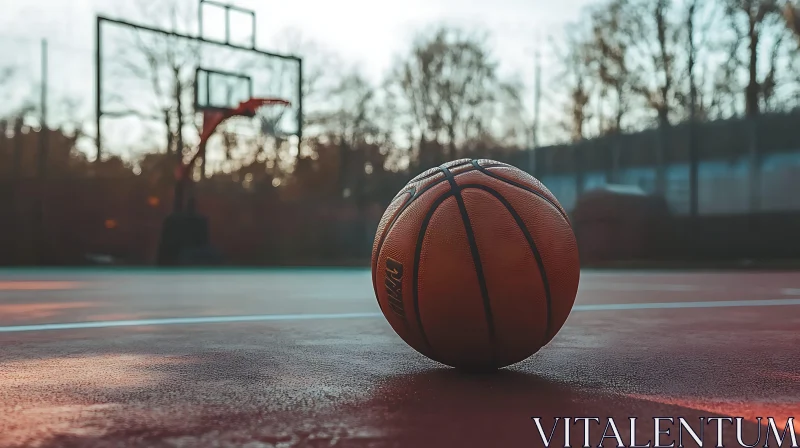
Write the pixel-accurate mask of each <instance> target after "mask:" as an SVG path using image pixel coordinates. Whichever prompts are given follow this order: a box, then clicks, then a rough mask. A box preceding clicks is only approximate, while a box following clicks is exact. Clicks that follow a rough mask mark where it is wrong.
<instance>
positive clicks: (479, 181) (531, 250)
mask: <svg viewBox="0 0 800 448" xmlns="http://www.w3.org/2000/svg"><path fill="white" fill-rule="evenodd" d="M579 277H580V268H579V260H578V248H577V244H576V241H575V236H574V234H573V231H572V227H571V225H570V222H569V218H568V217H567V214H566V213H565V211H564V209H563V208H562V207H561V205H560V204H559V203H558V201H557V200H556V198H555V197H554V196H553V194H552V193H550V191H548V190H547V188H545V186H544V185H542V183H541V182H539V181H538V180H536V179H535V178H534V177H532V176H530V175H529V174H527V173H525V172H523V171H521V170H519V169H517V168H515V167H513V166H511V165H507V164H504V163H500V162H495V161H492V160H470V159H462V160H455V161H452V162H449V163H446V164H444V165H442V166H440V167H437V168H433V169H430V170H428V171H426V172H424V173H422V174H420V175H419V176H417V177H415V178H414V179H412V180H411V181H410V182H409V183H408V184H407V185H406V186H405V187H404V188H403V189H402V190H401V191H400V193H398V195H397V196H396V197H395V198H394V199H393V200H392V202H391V204H390V205H389V207H388V208H387V210H386V212H385V213H384V215H383V218H381V221H380V224H379V226H378V231H377V234H376V235H375V243H374V245H373V249H372V281H373V285H374V287H375V294H376V296H377V298H378V304H379V305H380V308H381V310H382V311H383V314H384V316H386V319H387V320H388V321H389V324H390V325H391V326H392V328H393V329H394V330H395V331H396V332H397V334H398V335H399V336H400V337H401V338H402V339H403V340H404V341H405V342H406V343H408V345H410V346H411V347H413V348H414V349H415V350H417V351H418V352H420V353H422V354H423V355H425V356H427V357H429V358H431V359H433V360H435V361H438V362H440V363H443V364H446V365H449V366H452V367H457V368H463V369H468V370H486V369H496V368H501V367H505V366H508V365H511V364H514V363H517V362H519V361H522V360H524V359H526V358H528V357H529V356H531V355H532V354H534V353H536V352H537V351H538V350H539V349H540V348H541V347H543V346H544V345H545V344H547V343H548V342H550V340H552V339H553V337H554V336H555V335H556V333H557V332H558V331H559V330H560V329H561V327H562V326H563V325H564V322H565V321H566V320H567V317H568V316H569V313H570V311H571V310H572V305H573V304H574V302H575V296H576V295H577V292H578V280H579Z"/></svg>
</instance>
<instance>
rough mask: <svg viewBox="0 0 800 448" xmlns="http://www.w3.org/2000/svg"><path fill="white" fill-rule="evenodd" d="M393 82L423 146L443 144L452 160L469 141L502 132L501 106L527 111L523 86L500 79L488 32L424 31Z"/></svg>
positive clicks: (457, 30) (450, 29)
mask: <svg viewBox="0 0 800 448" xmlns="http://www.w3.org/2000/svg"><path fill="white" fill-rule="evenodd" d="M392 80H393V81H394V84H395V87H396V88H395V89H394V91H395V93H396V94H397V95H399V96H400V98H401V99H402V100H403V101H402V102H403V104H404V105H405V106H406V110H407V113H408V115H409V117H410V118H411V121H412V122H413V123H414V128H415V131H414V132H415V134H416V139H417V140H418V141H419V147H420V148H421V147H423V146H425V142H434V143H436V144H438V145H443V146H444V147H446V157H447V158H449V159H454V158H456V157H457V154H458V152H459V151H460V148H461V147H462V146H463V144H464V143H465V142H466V141H468V140H473V139H476V138H479V136H483V135H497V134H498V133H502V132H503V131H500V130H499V129H498V128H497V126H495V124H494V123H492V120H493V118H494V114H495V113H497V112H498V110H502V111H504V112H507V113H508V112H511V111H514V110H517V111H519V112H520V113H521V107H519V97H520V95H519V90H518V89H519V87H518V86H517V85H515V84H513V83H509V82H506V81H504V80H502V79H500V77H499V75H498V73H497V63H496V62H495V61H494V60H493V59H492V55H491V52H490V50H489V48H488V45H487V44H486V38H485V36H484V35H480V34H471V33H467V32H465V31H464V30H462V29H459V28H448V27H438V28H436V29H434V30H433V32H431V33H425V34H422V35H420V36H419V37H418V38H417V41H416V42H415V43H414V45H413V46H412V49H411V54H410V55H409V56H408V57H407V58H405V59H404V60H401V61H400V62H399V63H398V65H397V66H396V67H395V71H394V74H393V79H392ZM515 105H516V106H515Z"/></svg>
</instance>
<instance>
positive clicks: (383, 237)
mask: <svg viewBox="0 0 800 448" xmlns="http://www.w3.org/2000/svg"><path fill="white" fill-rule="evenodd" d="M467 163H469V161H467V162H465V164H467ZM459 166H463V165H459ZM472 171H475V168H470V169H468V170H465V171H462V172H460V173H458V174H456V175H455V176H459V175H461V174H465V173H470V172H472ZM439 173H441V171H437V172H435V173H434V174H439ZM446 180H447V177H442V178H441V179H439V180H437V181H436V182H434V183H432V184H429V185H426V186H425V188H423V189H421V190H419V191H417V188H416V187H413V186H412V187H411V189H410V190H406V191H401V192H400V193H398V194H397V196H395V197H394V199H392V201H393V202H394V200H395V199H397V198H398V197H399V196H400V195H401V194H403V193H406V192H409V191H410V192H411V196H410V197H409V198H408V200H407V201H406V203H405V204H403V205H402V206H401V207H400V208H399V209H398V211H397V213H395V215H394V217H393V218H392V220H391V221H390V222H389V224H387V225H386V229H384V231H383V235H381V238H380V240H379V241H378V247H377V249H376V250H375V269H377V266H378V258H379V257H378V255H380V253H381V249H382V248H383V243H384V241H385V240H386V235H388V234H389V231H390V230H391V229H392V227H393V226H394V223H395V222H397V219H398V218H399V217H400V214H401V213H403V212H404V211H405V210H406V208H408V206H409V205H411V203H412V202H414V200H416V199H417V198H418V197H420V196H422V194H423V193H425V192H426V191H428V190H430V189H431V188H433V187H434V186H436V185H439V184H440V183H442V182H445V181H446ZM375 282H376V280H375V275H374V274H373V276H372V284H373V288H375V296H376V297H377V296H378V291H377V286H376V285H375ZM378 304H380V301H378Z"/></svg>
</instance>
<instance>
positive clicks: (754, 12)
mask: <svg viewBox="0 0 800 448" xmlns="http://www.w3.org/2000/svg"><path fill="white" fill-rule="evenodd" d="M724 11H725V15H726V17H727V19H728V23H729V25H730V28H731V30H732V31H733V32H734V41H733V42H732V45H731V56H732V59H733V60H735V61H736V62H737V63H738V64H737V65H738V66H739V67H742V68H743V69H744V71H745V72H746V79H747V84H746V86H745V87H744V102H745V114H747V115H748V116H752V115H758V114H759V113H760V112H761V110H762V100H765V101H766V104H765V106H766V107H769V106H770V100H771V99H772V95H773V94H774V91H775V84H776V82H777V81H776V72H777V67H776V66H777V64H778V63H779V57H778V55H779V52H780V49H781V45H782V43H783V37H784V36H785V34H786V27H785V26H783V24H782V23H781V21H782V19H781V11H780V6H779V5H778V2H777V0H725V1H724ZM765 45H772V46H771V48H770V54H769V59H768V62H769V64H768V68H767V72H766V73H760V70H759V67H760V65H761V62H760V59H759V55H760V54H761V53H762V51H761V48H762V47H763V46H765ZM742 53H744V54H743V55H742ZM765 94H766V96H765Z"/></svg>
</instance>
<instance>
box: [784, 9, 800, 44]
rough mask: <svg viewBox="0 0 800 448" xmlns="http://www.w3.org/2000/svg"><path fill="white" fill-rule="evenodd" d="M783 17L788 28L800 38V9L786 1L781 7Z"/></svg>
mask: <svg viewBox="0 0 800 448" xmlns="http://www.w3.org/2000/svg"><path fill="white" fill-rule="evenodd" d="M783 17H784V19H785V20H786V24H787V25H788V26H789V29H790V30H792V32H793V33H794V34H795V36H796V37H797V38H798V39H800V9H798V7H797V6H795V5H793V4H792V3H791V2H786V5H784V7H783Z"/></svg>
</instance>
